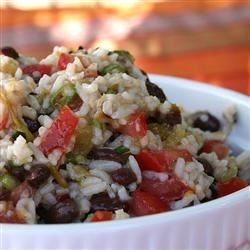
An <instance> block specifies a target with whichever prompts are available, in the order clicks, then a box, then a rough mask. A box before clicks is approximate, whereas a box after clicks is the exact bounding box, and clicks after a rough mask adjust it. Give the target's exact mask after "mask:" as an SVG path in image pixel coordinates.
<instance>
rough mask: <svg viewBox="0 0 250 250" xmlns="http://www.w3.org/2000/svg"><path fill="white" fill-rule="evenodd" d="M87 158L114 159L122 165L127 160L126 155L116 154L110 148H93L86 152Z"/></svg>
mask: <svg viewBox="0 0 250 250" xmlns="http://www.w3.org/2000/svg"><path fill="white" fill-rule="evenodd" d="M87 158H88V159H94V160H108V161H116V162H119V163H121V164H122V165H123V164H125V163H126V162H127V160H128V155H127V154H123V155H121V154H118V153H116V152H115V151H114V150H113V149H111V148H94V149H92V150H91V151H90V152H89V153H88V155H87Z"/></svg>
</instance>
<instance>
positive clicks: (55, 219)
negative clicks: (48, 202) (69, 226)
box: [46, 199, 79, 224]
mask: <svg viewBox="0 0 250 250" xmlns="http://www.w3.org/2000/svg"><path fill="white" fill-rule="evenodd" d="M78 216H79V207H78V205H77V204H76V202H75V201H74V200H72V199H66V200H63V201H60V202H58V203H56V204H55V205H53V206H52V207H50V208H49V209H48V211H47V218H46V222H47V223H55V224H58V223H71V222H73V221H74V220H75V219H76V218H77V217H78Z"/></svg>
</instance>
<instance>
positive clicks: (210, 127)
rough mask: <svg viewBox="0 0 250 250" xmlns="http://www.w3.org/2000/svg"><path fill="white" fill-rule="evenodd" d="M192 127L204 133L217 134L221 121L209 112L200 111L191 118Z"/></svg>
mask: <svg viewBox="0 0 250 250" xmlns="http://www.w3.org/2000/svg"><path fill="white" fill-rule="evenodd" d="M191 119H192V126H193V127H194V128H199V129H201V130H203V131H211V132H215V131H218V130H219V129H220V121H219V120H218V119H217V118H216V117H215V116H213V115H211V114H210V113H209V112H207V111H199V112H196V113H194V114H192V116H191Z"/></svg>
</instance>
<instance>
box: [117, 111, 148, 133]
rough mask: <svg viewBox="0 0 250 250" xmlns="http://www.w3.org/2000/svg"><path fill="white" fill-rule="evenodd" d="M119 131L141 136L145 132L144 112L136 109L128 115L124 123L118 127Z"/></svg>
mask: <svg viewBox="0 0 250 250" xmlns="http://www.w3.org/2000/svg"><path fill="white" fill-rule="evenodd" d="M119 130H120V132H121V133H123V134H125V135H130V136H132V137H135V138H142V137H144V136H145V135H146V133H147V123H146V114H145V112H144V111H141V110H138V111H136V112H135V113H133V114H132V115H130V116H129V118H128V122H127V124H126V125H124V126H121V127H120V128H119Z"/></svg>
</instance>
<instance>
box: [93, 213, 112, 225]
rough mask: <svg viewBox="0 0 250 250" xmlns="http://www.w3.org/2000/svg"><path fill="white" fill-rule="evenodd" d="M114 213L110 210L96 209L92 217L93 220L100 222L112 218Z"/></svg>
mask: <svg viewBox="0 0 250 250" xmlns="http://www.w3.org/2000/svg"><path fill="white" fill-rule="evenodd" d="M112 217H113V214H112V212H109V211H96V212H95V213H94V215H93V217H92V219H91V222H100V221H107V220H112Z"/></svg>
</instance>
